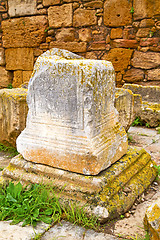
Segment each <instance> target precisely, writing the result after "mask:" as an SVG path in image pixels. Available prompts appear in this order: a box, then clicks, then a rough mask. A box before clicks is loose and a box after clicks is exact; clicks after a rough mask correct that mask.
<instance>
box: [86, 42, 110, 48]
mask: <svg viewBox="0 0 160 240" xmlns="http://www.w3.org/2000/svg"><path fill="white" fill-rule="evenodd" d="M105 48H106V42H105V41H99V42H92V43H91V44H90V45H89V47H88V50H105Z"/></svg>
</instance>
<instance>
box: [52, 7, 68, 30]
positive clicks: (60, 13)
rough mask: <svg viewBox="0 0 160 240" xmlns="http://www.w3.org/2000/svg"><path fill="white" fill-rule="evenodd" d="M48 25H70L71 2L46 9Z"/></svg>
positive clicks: (55, 26) (57, 26)
mask: <svg viewBox="0 0 160 240" xmlns="http://www.w3.org/2000/svg"><path fill="white" fill-rule="evenodd" d="M48 20H49V26H50V27H54V28H59V27H71V26H72V3H70V4H63V5H62V6H53V7H49V9H48Z"/></svg>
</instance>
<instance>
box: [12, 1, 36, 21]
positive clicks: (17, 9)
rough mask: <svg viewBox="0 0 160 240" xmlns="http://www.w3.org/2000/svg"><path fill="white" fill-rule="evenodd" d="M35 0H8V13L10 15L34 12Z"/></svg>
mask: <svg viewBox="0 0 160 240" xmlns="http://www.w3.org/2000/svg"><path fill="white" fill-rule="evenodd" d="M36 12H37V7H36V0H14V1H13V0H8V13H9V16H10V17H17V16H26V15H33V14H36Z"/></svg>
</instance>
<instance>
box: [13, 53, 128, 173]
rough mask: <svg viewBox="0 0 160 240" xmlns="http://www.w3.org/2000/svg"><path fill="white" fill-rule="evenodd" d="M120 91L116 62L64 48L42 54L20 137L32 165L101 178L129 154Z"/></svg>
mask: <svg viewBox="0 0 160 240" xmlns="http://www.w3.org/2000/svg"><path fill="white" fill-rule="evenodd" d="M48 78H50V81H47V79H48ZM114 91H115V82H114V69H113V67H112V64H111V63H110V62H106V61H98V60H88V59H83V58H81V57H80V56H78V55H75V54H73V53H71V52H68V51H65V50H60V49H51V50H50V51H47V52H46V53H44V54H42V55H41V56H40V57H39V58H38V60H37V61H36V64H35V67H34V75H33V76H32V78H31V80H30V83H29V92H28V104H29V113H28V118H27V126H26V128H25V130H24V131H23V132H22V133H21V135H20V136H19V137H18V138H17V149H18V151H19V152H20V153H21V154H22V155H23V157H24V158H25V159H27V160H29V161H33V162H34V161H36V162H37V163H42V164H46V165H50V166H53V167H57V168H62V169H65V170H69V171H72V172H78V173H82V174H85V175H96V174H98V173H99V172H100V171H102V170H104V169H105V168H107V167H108V166H110V165H111V164H112V163H114V162H115V161H117V160H118V159H119V158H120V157H121V156H123V155H124V154H125V153H126V151H127V136H126V133H125V131H124V129H123V128H122V127H121V125H120V124H119V122H118V113H117V111H116V109H115V108H114ZM83 99H84V100H83ZM83 101H84V102H83ZM39 133H41V134H39ZM102 146H103V148H102Z"/></svg>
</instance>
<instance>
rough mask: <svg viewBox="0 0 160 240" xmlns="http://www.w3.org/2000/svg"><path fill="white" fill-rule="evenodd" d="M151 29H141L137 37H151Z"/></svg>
mask: <svg viewBox="0 0 160 240" xmlns="http://www.w3.org/2000/svg"><path fill="white" fill-rule="evenodd" d="M150 31H151V30H150V28H139V29H138V31H137V33H136V37H140V38H144V37H149V33H150Z"/></svg>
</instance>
